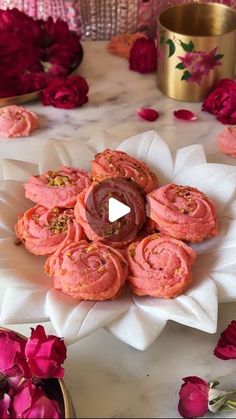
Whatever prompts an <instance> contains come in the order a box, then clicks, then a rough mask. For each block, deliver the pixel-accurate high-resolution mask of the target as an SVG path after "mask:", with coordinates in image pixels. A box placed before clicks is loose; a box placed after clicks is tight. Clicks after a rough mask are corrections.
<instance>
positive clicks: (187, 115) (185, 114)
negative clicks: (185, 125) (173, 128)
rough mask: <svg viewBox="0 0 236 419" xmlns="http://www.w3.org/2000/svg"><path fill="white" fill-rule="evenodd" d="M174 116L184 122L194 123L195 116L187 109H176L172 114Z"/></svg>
mask: <svg viewBox="0 0 236 419" xmlns="http://www.w3.org/2000/svg"><path fill="white" fill-rule="evenodd" d="M173 114H174V116H175V117H176V118H178V119H184V120H185V121H196V119H197V115H196V114H195V113H193V112H191V111H188V109H178V111H174V112H173Z"/></svg>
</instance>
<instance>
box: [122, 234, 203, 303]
mask: <svg viewBox="0 0 236 419" xmlns="http://www.w3.org/2000/svg"><path fill="white" fill-rule="evenodd" d="M194 260H195V253H194V251H193V250H192V249H191V247H189V246H187V245H186V244H185V243H183V242H181V241H180V240H176V239H173V238H171V237H168V236H165V235H163V234H153V235H152V236H147V237H145V238H144V239H143V240H141V241H140V242H137V243H132V244H130V245H129V248H128V263H129V276H128V281H129V286H130V288H131V290H132V291H133V292H134V294H137V295H149V296H151V297H160V298H174V297H177V296H178V295H180V294H181V293H183V292H184V291H185V290H186V288H187V287H188V285H189V284H190V283H191V281H192V273H191V271H190V268H191V265H192V264H193V262H194Z"/></svg>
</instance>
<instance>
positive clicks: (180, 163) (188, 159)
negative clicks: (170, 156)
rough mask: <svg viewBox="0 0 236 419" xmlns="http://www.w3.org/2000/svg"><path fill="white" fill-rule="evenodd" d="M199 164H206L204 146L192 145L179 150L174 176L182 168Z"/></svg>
mask: <svg viewBox="0 0 236 419" xmlns="http://www.w3.org/2000/svg"><path fill="white" fill-rule="evenodd" d="M199 164H206V156H205V153H204V148H203V146H202V145H200V144H194V145H190V146H188V147H183V148H180V149H179V150H177V152H176V158H175V167H174V173H173V176H175V175H177V173H178V172H179V171H180V170H183V169H186V168H187V167H190V168H191V167H193V166H196V165H199Z"/></svg>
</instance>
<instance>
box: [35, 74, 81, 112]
mask: <svg viewBox="0 0 236 419" xmlns="http://www.w3.org/2000/svg"><path fill="white" fill-rule="evenodd" d="M88 91H89V87H88V84H87V82H86V80H85V79H83V77H80V76H72V77H68V79H66V80H61V79H53V80H52V81H51V82H50V83H49V85H48V87H46V89H44V90H43V92H42V94H41V102H42V104H43V105H44V106H50V105H51V106H54V107H55V108H61V109H71V108H75V107H78V106H82V105H83V104H84V103H86V102H88Z"/></svg>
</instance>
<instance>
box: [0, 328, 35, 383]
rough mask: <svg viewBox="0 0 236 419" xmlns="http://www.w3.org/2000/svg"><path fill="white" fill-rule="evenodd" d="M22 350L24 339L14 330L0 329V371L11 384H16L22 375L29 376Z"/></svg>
mask: <svg viewBox="0 0 236 419" xmlns="http://www.w3.org/2000/svg"><path fill="white" fill-rule="evenodd" d="M24 351H25V341H24V339H22V338H20V337H19V336H17V335H16V333H14V332H11V331H9V332H8V331H5V330H0V354H1V356H0V372H2V373H3V374H4V375H5V376H6V377H7V379H8V381H9V382H10V383H11V384H12V385H13V386H14V385H17V384H18V382H19V381H20V380H21V378H22V377H30V376H31V374H30V371H29V367H28V364H27V362H26V359H25V353H24ZM3 354H4V356H3Z"/></svg>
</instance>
